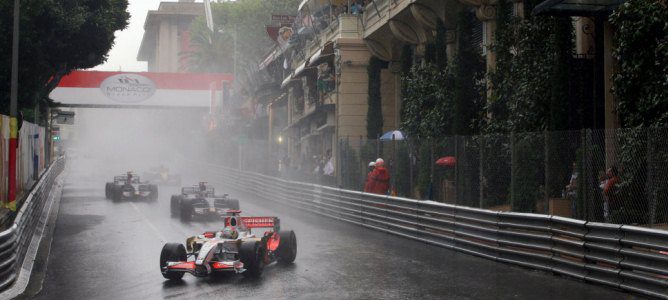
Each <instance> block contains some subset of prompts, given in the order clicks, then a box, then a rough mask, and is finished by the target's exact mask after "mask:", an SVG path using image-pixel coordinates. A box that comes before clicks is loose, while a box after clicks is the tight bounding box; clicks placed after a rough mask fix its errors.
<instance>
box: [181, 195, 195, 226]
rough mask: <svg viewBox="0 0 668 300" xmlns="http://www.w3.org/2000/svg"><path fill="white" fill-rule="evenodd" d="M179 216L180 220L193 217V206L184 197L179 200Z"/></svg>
mask: <svg viewBox="0 0 668 300" xmlns="http://www.w3.org/2000/svg"><path fill="white" fill-rule="evenodd" d="M180 206H181V207H180V212H179V216H180V217H181V221H182V222H189V221H190V220H192V218H193V206H192V203H190V201H188V200H186V199H184V200H183V201H181V205H180Z"/></svg>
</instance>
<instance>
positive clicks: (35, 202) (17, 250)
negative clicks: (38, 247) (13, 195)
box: [0, 158, 65, 291]
mask: <svg viewBox="0 0 668 300" xmlns="http://www.w3.org/2000/svg"><path fill="white" fill-rule="evenodd" d="M64 166H65V159H64V158H59V159H57V160H56V161H55V162H54V163H53V164H51V167H49V169H48V170H46V172H44V174H43V175H42V177H41V178H40V180H39V181H38V182H37V184H35V186H34V187H33V189H32V190H31V191H30V193H29V194H28V196H27V197H26V199H25V202H24V203H23V205H22V206H21V209H20V210H19V212H18V213H17V215H16V218H15V219H14V223H13V224H12V225H11V227H10V228H9V229H7V230H5V231H2V232H0V291H2V290H5V289H7V288H8V287H9V286H11V285H12V283H14V281H15V280H16V278H17V276H18V272H19V270H20V269H21V265H22V264H23V258H24V257H25V253H26V251H27V250H28V247H29V246H30V241H31V240H32V236H33V233H34V231H35V227H36V225H37V223H38V221H39V218H40V216H41V214H42V211H43V209H44V205H45V203H46V202H47V199H48V197H49V193H50V192H51V188H52V186H53V182H54V180H55V179H56V177H58V175H59V174H60V173H61V172H62V170H63V168H64Z"/></svg>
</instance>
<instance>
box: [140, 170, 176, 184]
mask: <svg viewBox="0 0 668 300" xmlns="http://www.w3.org/2000/svg"><path fill="white" fill-rule="evenodd" d="M144 179H145V180H148V181H150V182H155V183H157V184H161V185H162V184H164V185H169V186H179V185H181V176H179V175H175V174H171V173H169V169H167V168H166V167H165V166H163V165H160V167H158V168H154V169H151V170H149V171H148V172H145V173H144Z"/></svg>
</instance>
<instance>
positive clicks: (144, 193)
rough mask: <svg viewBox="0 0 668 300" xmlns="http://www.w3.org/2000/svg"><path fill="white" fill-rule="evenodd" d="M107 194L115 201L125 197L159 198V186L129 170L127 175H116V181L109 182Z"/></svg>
mask: <svg viewBox="0 0 668 300" xmlns="http://www.w3.org/2000/svg"><path fill="white" fill-rule="evenodd" d="M105 196H106V197H107V199H112V200H114V202H117V201H121V200H125V199H146V200H150V201H155V200H157V199H158V186H157V185H155V184H150V183H149V182H142V181H141V180H140V179H139V176H136V175H134V174H133V173H132V172H128V173H127V174H125V175H120V176H114V182H107V184H106V186H105Z"/></svg>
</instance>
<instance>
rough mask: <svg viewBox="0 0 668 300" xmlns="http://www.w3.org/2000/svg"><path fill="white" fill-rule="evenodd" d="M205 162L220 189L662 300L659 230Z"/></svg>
mask: <svg viewBox="0 0 668 300" xmlns="http://www.w3.org/2000/svg"><path fill="white" fill-rule="evenodd" d="M203 165H205V164H203ZM205 166H206V167H208V168H207V170H209V172H210V174H208V175H209V176H212V177H213V178H217V179H221V181H223V182H224V184H225V185H227V187H228V188H230V189H233V190H238V191H240V192H244V193H250V194H252V195H255V196H257V197H259V198H263V199H267V200H271V201H277V202H279V203H282V204H285V205H288V206H291V207H295V208H299V209H302V210H306V211H310V212H313V213H316V214H319V215H323V216H326V217H330V218H334V219H338V220H341V221H346V222H349V223H353V224H357V225H360V226H363V227H367V228H371V229H375V230H379V231H383V232H386V233H391V234H395V235H398V236H401V237H405V238H409V239H413V240H418V241H421V242H425V243H428V244H432V245H437V246H441V247H444V248H448V249H452V250H456V251H461V252H464V253H468V254H472V255H476V256H480V257H484V258H488V259H491V260H494V261H499V262H505V263H511V264H515V265H520V266H523V267H528V268H532V269H539V270H544V271H550V272H553V273H556V274H561V275H567V276H571V277H575V278H577V279H580V280H584V281H587V282H592V283H598V284H602V285H606V286H609V287H613V288H619V289H622V290H626V291H631V292H636V293H640V294H644V295H648V296H652V297H657V298H663V299H668V232H666V231H661V230H654V229H647V228H641V227H634V226H628V225H615V224H606V223H595V222H587V221H582V220H575V219H569V218H563V217H557V216H550V215H540V214H529V213H513V212H498V211H489V210H483V209H476V208H469V207H463V206H455V205H447V204H442V203H437V202H432V201H418V200H413V199H406V198H398V197H391V196H381V195H375V194H368V193H362V192H356V191H350V190H344V189H337V188H331V187H326V186H320V185H315V184H307V183H300V182H294V181H287V180H283V179H279V178H275V177H270V176H265V175H261V174H257V173H249V172H243V171H239V170H234V169H229V168H224V167H220V166H212V165H205ZM664 251H665V252H664Z"/></svg>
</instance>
